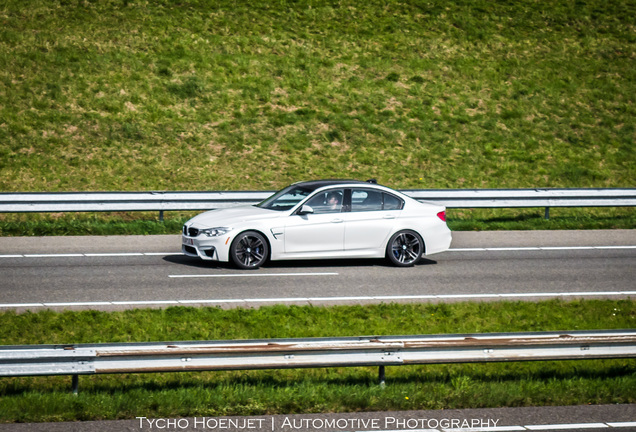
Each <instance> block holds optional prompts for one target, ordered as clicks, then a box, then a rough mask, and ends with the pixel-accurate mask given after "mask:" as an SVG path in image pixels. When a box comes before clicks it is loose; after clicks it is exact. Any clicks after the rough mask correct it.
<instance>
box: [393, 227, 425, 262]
mask: <svg viewBox="0 0 636 432" xmlns="http://www.w3.org/2000/svg"><path fill="white" fill-rule="evenodd" d="M422 253H424V241H422V237H420V236H419V234H417V233H416V232H415V231H411V230H405V231H400V232H397V233H395V234H393V236H392V237H391V239H390V240H389V244H387V247H386V255H387V258H388V259H389V261H391V263H392V264H393V265H396V266H398V267H410V266H412V265H415V263H417V262H418V261H419V260H420V258H421V257H422Z"/></svg>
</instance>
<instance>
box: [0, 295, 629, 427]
mask: <svg viewBox="0 0 636 432" xmlns="http://www.w3.org/2000/svg"><path fill="white" fill-rule="evenodd" d="M264 322H266V323H268V325H262V323H264ZM635 325H636V304H635V303H634V301H633V300H615V301H614V300H581V301H573V302H564V301H559V300H553V301H546V302H537V303H531V302H497V303H453V304H424V305H422V304H420V305H415V304H405V305H399V304H382V305H373V306H338V307H329V308H326V307H311V306H303V307H301V306H272V307H265V308H260V309H232V310H221V309H217V308H185V307H178V308H168V309H163V310H129V311H124V312H112V313H106V312H97V311H84V312H61V313H58V312H52V311H42V312H38V313H21V314H16V313H13V312H5V313H2V314H0V340H2V342H3V343H4V344H40V343H60V344H67V343H89V342H90V343H99V342H130V341H138V342H145V341H171V340H216V339H247V338H291V337H323V336H334V337H336V336H360V335H403V334H438V333H488V332H500V331H539V330H541V331H549V330H554V331H556V330H583V329H586V330H594V329H620V328H634V326H635ZM105 335H107V336H105ZM635 386H636V362H635V361H634V360H593V361H592V360H589V361H551V362H517V363H500V364H468V365H428V366H400V367H388V368H387V385H386V387H385V388H381V387H380V386H379V385H378V382H377V368H344V369H324V368H321V369H291V370H272V371H251V372H241V371H236V372H193V373H182V374H173V373H167V374H123V375H113V376H110V375H100V376H85V377H81V378H80V393H79V395H78V396H73V395H72V394H70V378H68V377H27V378H3V379H1V380H0V400H1V402H0V404H1V406H2V410H0V421H2V422H15V421H20V422H28V421H61V420H92V419H123V418H134V417H135V416H138V415H144V416H147V417H149V418H152V417H176V416H218V415H257V414H276V413H284V414H291V413H314V412H345V411H347V412H355V411H375V410H409V409H450V408H477V407H498V406H535V405H536V406H540V405H573V404H588V403H592V404H604V403H636V398H635V395H634V392H633V389H634V388H635Z"/></svg>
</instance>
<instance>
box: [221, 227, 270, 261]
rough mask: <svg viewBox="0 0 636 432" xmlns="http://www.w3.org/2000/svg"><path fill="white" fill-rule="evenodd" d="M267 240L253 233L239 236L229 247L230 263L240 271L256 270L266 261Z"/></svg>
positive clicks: (267, 252) (247, 232)
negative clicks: (240, 269)
mask: <svg viewBox="0 0 636 432" xmlns="http://www.w3.org/2000/svg"><path fill="white" fill-rule="evenodd" d="M268 254H269V247H268V245H267V240H265V237H263V236H262V235H261V234H259V233H257V232H255V231H246V232H244V233H241V234H239V235H238V236H237V237H236V238H235V239H234V241H233V242H232V245H231V246H230V258H231V259H232V262H233V263H234V264H235V265H236V266H237V267H239V268H242V269H257V268H259V267H260V266H262V265H263V264H264V263H265V261H267V255H268Z"/></svg>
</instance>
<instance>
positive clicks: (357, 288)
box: [0, 230, 636, 310]
mask: <svg viewBox="0 0 636 432" xmlns="http://www.w3.org/2000/svg"><path fill="white" fill-rule="evenodd" d="M635 263H636V230H614V231H612V230H609V231H608V230H603V231H526V232H523V231H514V232H501V231H495V232H456V233H454V239H453V244H452V246H451V250H450V251H448V252H444V253H441V254H436V255H432V256H430V257H428V258H426V259H424V260H423V261H422V263H421V264H419V265H417V266H415V267H413V268H406V269H404V268H395V267H392V266H390V265H389V264H387V263H386V262H385V261H384V260H320V261H283V262H272V263H269V264H267V265H266V266H264V267H263V268H261V269H259V270H255V271H244V270H237V269H235V268H233V267H232V266H231V265H226V264H219V263H214V262H203V261H200V260H198V259H193V258H188V257H185V256H183V255H181V253H180V237H179V236H122V237H119V236H108V237H28V238H21V237H17V238H16V237H13V238H11V237H5V238H0V275H1V278H0V310H6V309H14V310H26V309H32V310H37V309H39V308H43V307H46V308H50V309H60V308H61V309H85V308H94V309H101V310H113V309H123V308H131V307H162V306H169V305H176V304H183V305H215V306H220V307H236V306H242V307H254V306H260V305H263V304H272V303H300V304H307V303H311V304H343V303H368V302H373V303H377V302H393V301H395V302H408V301H416V302H419V301H456V300H475V301H488V300H501V299H525V300H538V299H546V298H552V297H564V296H565V297H568V298H569V297H577V296H578V297H580V296H583V297H596V298H598V297H612V298H616V297H628V296H634V293H635V291H636V283H635V282H634V281H635V280H636V266H634V264H635Z"/></svg>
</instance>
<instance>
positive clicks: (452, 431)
mask: <svg viewBox="0 0 636 432" xmlns="http://www.w3.org/2000/svg"><path fill="white" fill-rule="evenodd" d="M634 426H636V422H614V423H611V422H607V423H571V424H568V423H560V424H546V425H524V426H521V425H510V426H490V427H476V428H472V427H471V428H439V429H408V431H409V432H487V431H496V432H507V431H528V430H537V431H540V430H576V429H609V428H628V427H634ZM404 431H405V429H402V430H379V432H404ZM356 432H369V431H356Z"/></svg>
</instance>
